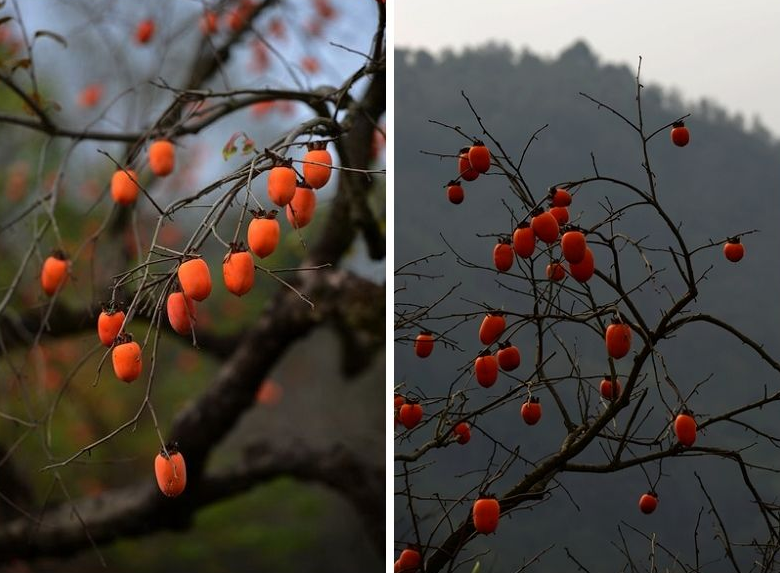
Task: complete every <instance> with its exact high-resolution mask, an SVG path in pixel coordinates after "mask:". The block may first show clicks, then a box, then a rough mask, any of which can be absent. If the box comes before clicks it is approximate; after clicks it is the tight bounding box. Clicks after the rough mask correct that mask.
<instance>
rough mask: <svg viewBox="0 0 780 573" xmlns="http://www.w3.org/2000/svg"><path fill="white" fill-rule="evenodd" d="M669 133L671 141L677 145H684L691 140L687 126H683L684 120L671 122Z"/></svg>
mask: <svg viewBox="0 0 780 573" xmlns="http://www.w3.org/2000/svg"><path fill="white" fill-rule="evenodd" d="M671 135H672V143H674V144H675V145H676V146H677V147H685V146H686V145H688V142H689V141H690V140H691V133H690V132H689V131H688V128H687V127H685V122H682V121H675V122H674V123H673V124H672V132H671Z"/></svg>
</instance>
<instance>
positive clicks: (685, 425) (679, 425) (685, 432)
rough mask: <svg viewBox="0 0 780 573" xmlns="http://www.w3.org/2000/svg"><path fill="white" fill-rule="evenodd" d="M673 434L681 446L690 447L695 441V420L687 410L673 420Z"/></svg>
mask: <svg viewBox="0 0 780 573" xmlns="http://www.w3.org/2000/svg"><path fill="white" fill-rule="evenodd" d="M674 434H675V435H676V436H677V441H678V442H680V443H681V444H682V445H683V446H686V447H690V446H692V445H693V443H694V442H695V441H696V420H694V419H693V416H692V415H691V413H690V412H689V411H688V410H685V411H683V412H682V413H681V414H678V415H677V417H676V418H675V419H674Z"/></svg>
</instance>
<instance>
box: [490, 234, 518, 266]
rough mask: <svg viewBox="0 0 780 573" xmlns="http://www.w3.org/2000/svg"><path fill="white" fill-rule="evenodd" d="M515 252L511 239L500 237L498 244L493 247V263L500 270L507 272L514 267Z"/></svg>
mask: <svg viewBox="0 0 780 573" xmlns="http://www.w3.org/2000/svg"><path fill="white" fill-rule="evenodd" d="M514 259H515V257H514V253H513V252H512V245H511V242H510V240H509V239H504V238H502V239H499V240H498V244H496V246H495V247H493V264H494V265H495V267H496V269H497V270H498V271H499V272H502V273H505V272H507V271H508V270H509V269H511V268H512V261H514Z"/></svg>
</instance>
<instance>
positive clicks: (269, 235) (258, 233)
mask: <svg viewBox="0 0 780 573" xmlns="http://www.w3.org/2000/svg"><path fill="white" fill-rule="evenodd" d="M252 214H253V215H254V218H253V219H252V221H251V222H250V223H249V227H248V229H247V233H246V239H247V244H248V245H249V248H250V249H252V252H253V253H254V254H256V255H257V256H258V257H260V258H261V259H264V258H265V257H268V256H270V255H271V254H272V253H273V252H274V251H275V250H276V247H277V245H279V235H280V233H281V232H280V229H279V221H277V220H276V211H269V212H267V213H266V212H265V211H262V210H260V211H253V212H252Z"/></svg>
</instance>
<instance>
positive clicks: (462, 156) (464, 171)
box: [458, 147, 479, 181]
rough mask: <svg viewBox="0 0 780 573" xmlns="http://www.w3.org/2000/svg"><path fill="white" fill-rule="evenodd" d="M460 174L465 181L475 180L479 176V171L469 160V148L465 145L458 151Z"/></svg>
mask: <svg viewBox="0 0 780 573" xmlns="http://www.w3.org/2000/svg"><path fill="white" fill-rule="evenodd" d="M458 175H460V178H461V179H463V180H464V181H474V180H475V179H476V178H477V177H479V172H478V171H477V170H476V169H474V168H473V167H472V166H471V163H470V162H469V148H468V147H463V148H462V149H461V150H460V151H459V152H458Z"/></svg>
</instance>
